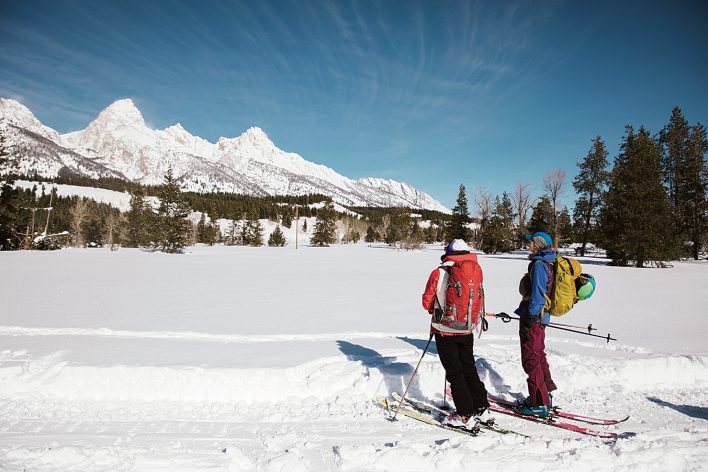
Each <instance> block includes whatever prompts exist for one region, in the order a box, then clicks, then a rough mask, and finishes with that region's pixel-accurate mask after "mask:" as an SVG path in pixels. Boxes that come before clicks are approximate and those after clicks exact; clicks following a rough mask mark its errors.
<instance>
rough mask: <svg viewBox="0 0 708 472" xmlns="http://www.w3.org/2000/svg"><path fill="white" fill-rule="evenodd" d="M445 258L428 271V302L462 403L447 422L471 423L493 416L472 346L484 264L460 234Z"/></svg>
mask: <svg viewBox="0 0 708 472" xmlns="http://www.w3.org/2000/svg"><path fill="white" fill-rule="evenodd" d="M441 260H442V264H441V266H440V267H438V268H437V269H435V270H434V271H433V272H432V273H431V274H430V277H428V283H427V284H426V286H425V292H424V293H423V308H425V309H426V310H427V311H428V313H430V314H431V315H432V321H431V326H430V329H431V330H432V332H433V333H434V334H435V344H436V346H437V350H438V355H439V356H440V362H442V365H443V368H444V369H445V378H446V379H447V381H448V382H449V383H450V390H451V391H452V399H453V401H454V402H455V408H456V409H457V411H456V412H454V413H451V414H450V415H449V416H448V417H447V418H445V420H444V422H445V423H446V424H450V425H452V426H458V427H469V426H473V425H474V422H475V421H483V422H489V421H492V420H493V419H492V418H491V417H490V415H489V402H488V400H487V390H486V388H485V386H484V383H483V382H482V381H481V380H480V378H479V374H478V373H477V366H476V365H475V359H474V352H473V347H474V328H475V326H476V324H477V321H478V320H479V319H480V314H481V315H482V316H484V288H483V286H482V269H481V267H480V266H479V264H478V263H477V255H476V254H472V253H471V252H470V247H469V246H468V245H467V243H465V242H464V241H463V240H461V239H453V240H452V241H451V242H450V244H448V245H447V247H446V248H445V254H444V255H443V256H442V257H441Z"/></svg>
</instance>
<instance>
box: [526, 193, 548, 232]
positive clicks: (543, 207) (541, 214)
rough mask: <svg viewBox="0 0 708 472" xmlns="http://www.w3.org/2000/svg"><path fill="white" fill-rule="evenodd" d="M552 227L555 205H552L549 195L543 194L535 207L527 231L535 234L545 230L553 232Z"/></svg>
mask: <svg viewBox="0 0 708 472" xmlns="http://www.w3.org/2000/svg"><path fill="white" fill-rule="evenodd" d="M552 228H553V207H551V201H550V199H549V198H548V196H547V195H543V196H542V197H541V198H539V199H538V202H536V205H535V206H534V207H533V211H532V213H531V219H530V220H529V224H528V226H527V232H528V233H531V234H533V233H535V232H537V231H543V232H545V233H548V234H550V233H552V232H553V231H552Z"/></svg>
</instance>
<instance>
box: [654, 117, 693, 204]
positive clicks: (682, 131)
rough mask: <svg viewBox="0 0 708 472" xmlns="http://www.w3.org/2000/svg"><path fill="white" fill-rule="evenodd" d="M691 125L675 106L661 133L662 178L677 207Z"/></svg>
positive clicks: (671, 201) (669, 195)
mask: <svg viewBox="0 0 708 472" xmlns="http://www.w3.org/2000/svg"><path fill="white" fill-rule="evenodd" d="M690 132H691V130H690V126H689V124H688V121H687V120H686V118H684V116H683V114H682V113H681V109H680V108H679V107H674V109H673V110H672V111H671V118H669V124H668V125H667V126H666V127H665V128H664V129H663V130H661V132H660V133H659V142H660V143H661V146H662V150H663V152H662V156H661V174H662V175H661V178H662V182H663V183H664V186H665V187H666V191H667V193H668V198H669V202H670V203H671V205H672V206H673V207H674V209H677V208H678V207H679V206H680V205H679V202H678V198H679V196H678V193H677V187H678V180H680V173H681V170H682V168H683V166H684V165H685V161H686V159H687V152H688V149H687V147H688V140H689V134H690Z"/></svg>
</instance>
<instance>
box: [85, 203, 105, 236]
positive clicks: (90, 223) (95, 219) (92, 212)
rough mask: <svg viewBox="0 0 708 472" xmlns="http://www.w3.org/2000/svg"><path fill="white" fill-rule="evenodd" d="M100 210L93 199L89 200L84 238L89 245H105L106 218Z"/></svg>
mask: <svg viewBox="0 0 708 472" xmlns="http://www.w3.org/2000/svg"><path fill="white" fill-rule="evenodd" d="M98 212H99V209H98V208H96V207H95V205H94V204H93V202H92V201H89V205H88V212H87V215H86V220H85V222H84V225H83V232H84V238H85V240H86V245H87V246H88V247H97V246H98V247H102V246H103V235H104V232H105V228H104V225H103V221H104V218H102V217H101V215H99V214H98Z"/></svg>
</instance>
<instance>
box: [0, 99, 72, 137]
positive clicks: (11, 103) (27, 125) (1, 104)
mask: <svg viewBox="0 0 708 472" xmlns="http://www.w3.org/2000/svg"><path fill="white" fill-rule="evenodd" d="M0 118H3V119H5V120H7V121H9V122H11V123H13V124H14V125H15V126H18V127H20V128H24V129H26V130H27V131H31V132H33V133H36V134H38V135H40V136H42V137H44V138H47V139H50V140H52V141H58V140H59V139H60V138H59V133H57V132H56V131H54V130H53V129H51V128H49V127H47V126H44V125H43V124H42V123H41V122H40V121H39V120H38V119H37V118H36V117H35V116H34V115H33V114H32V112H31V111H30V110H29V108H27V107H26V106H24V105H23V104H21V103H20V102H18V101H15V100H10V99H7V98H0Z"/></svg>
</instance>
